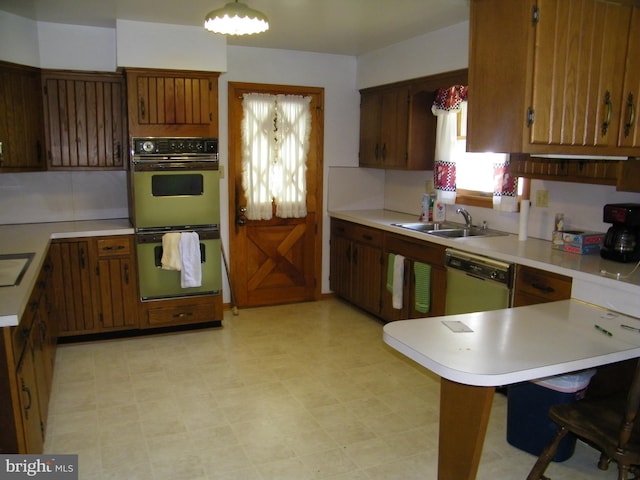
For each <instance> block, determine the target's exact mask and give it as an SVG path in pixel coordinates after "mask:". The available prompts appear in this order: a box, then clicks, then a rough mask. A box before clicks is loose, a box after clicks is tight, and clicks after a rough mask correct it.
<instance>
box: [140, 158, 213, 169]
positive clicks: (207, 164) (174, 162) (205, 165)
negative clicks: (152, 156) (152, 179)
mask: <svg viewBox="0 0 640 480" xmlns="http://www.w3.org/2000/svg"><path fill="white" fill-rule="evenodd" d="M218 169H219V167H218V160H186V159H177V158H172V159H171V160H170V161H149V160H137V159H134V160H133V170H134V171H136V172H164V171H168V170H181V171H193V170H200V171H201V170H218Z"/></svg>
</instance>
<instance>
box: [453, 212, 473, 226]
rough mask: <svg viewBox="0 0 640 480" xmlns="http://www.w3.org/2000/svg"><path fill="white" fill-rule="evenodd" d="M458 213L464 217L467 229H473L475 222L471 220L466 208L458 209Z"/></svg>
mask: <svg viewBox="0 0 640 480" xmlns="http://www.w3.org/2000/svg"><path fill="white" fill-rule="evenodd" d="M456 213H459V214H461V215H462V216H463V217H464V222H465V227H466V228H471V227H472V226H473V221H472V220H471V214H470V213H469V212H467V211H466V210H465V209H464V208H459V209H457V210H456Z"/></svg>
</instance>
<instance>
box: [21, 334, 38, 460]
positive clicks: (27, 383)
mask: <svg viewBox="0 0 640 480" xmlns="http://www.w3.org/2000/svg"><path fill="white" fill-rule="evenodd" d="M16 379H17V382H18V385H17V387H18V394H19V398H20V413H21V415H22V426H23V429H24V440H25V443H24V448H25V451H24V452H21V453H29V454H38V453H42V447H43V444H44V436H43V428H42V422H41V417H40V406H39V404H38V386H37V380H36V375H35V370H34V364H33V347H32V345H31V344H28V345H27V348H26V349H25V352H24V354H23V355H22V361H21V362H20V364H19V365H18V369H17V370H16Z"/></svg>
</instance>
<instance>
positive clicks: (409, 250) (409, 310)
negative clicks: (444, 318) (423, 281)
mask: <svg viewBox="0 0 640 480" xmlns="http://www.w3.org/2000/svg"><path fill="white" fill-rule="evenodd" d="M391 255H402V256H403V257H404V278H403V286H402V308H400V309H396V308H394V307H393V294H392V292H391V291H390V290H389V289H390V288H391V285H388V286H387V285H386V284H387V282H386V281H385V288H384V289H383V291H382V318H383V319H384V320H385V321H394V320H405V319H409V318H422V317H433V316H439V315H444V309H445V289H446V286H447V285H446V282H447V272H446V269H445V267H444V258H445V247H443V246H442V245H438V244H435V243H430V242H426V241H422V240H416V239H413V238H410V237H406V236H403V235H397V234H394V233H389V232H386V233H385V240H384V258H385V270H384V272H385V273H384V276H385V279H386V278H387V272H388V270H389V269H393V266H392V265H391V264H390V260H391V258H393V257H391ZM418 262H419V263H423V264H425V265H428V266H430V267H431V278H430V279H429V284H430V285H429V297H430V299H429V308H428V310H427V311H426V312H422V311H420V310H422V309H417V308H416V287H418V288H424V285H418V282H416V276H415V268H414V267H415V265H416V263H418Z"/></svg>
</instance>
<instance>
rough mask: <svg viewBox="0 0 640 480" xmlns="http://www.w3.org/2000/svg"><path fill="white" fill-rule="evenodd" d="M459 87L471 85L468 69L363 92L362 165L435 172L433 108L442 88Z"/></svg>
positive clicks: (361, 99)
mask: <svg viewBox="0 0 640 480" xmlns="http://www.w3.org/2000/svg"><path fill="white" fill-rule="evenodd" d="M457 84H462V85H466V84H467V70H466V69H463V70H455V71H452V72H446V73H441V74H437V75H431V76H428V77H422V78H417V79H413V80H407V81H403V82H397V83H393V84H388V85H382V86H378V87H371V88H366V89H363V90H360V152H359V165H360V166H361V167H373V168H386V169H398V170H433V162H434V158H435V139H436V117H435V116H434V115H433V113H432V112H431V106H432V104H433V100H434V99H435V96H436V92H437V91H438V90H439V89H440V88H443V87H450V86H452V85H457Z"/></svg>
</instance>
